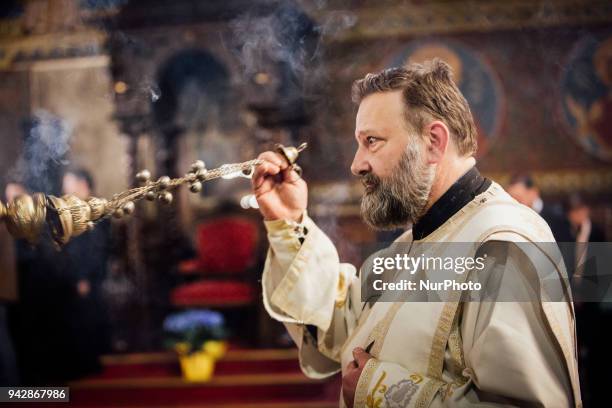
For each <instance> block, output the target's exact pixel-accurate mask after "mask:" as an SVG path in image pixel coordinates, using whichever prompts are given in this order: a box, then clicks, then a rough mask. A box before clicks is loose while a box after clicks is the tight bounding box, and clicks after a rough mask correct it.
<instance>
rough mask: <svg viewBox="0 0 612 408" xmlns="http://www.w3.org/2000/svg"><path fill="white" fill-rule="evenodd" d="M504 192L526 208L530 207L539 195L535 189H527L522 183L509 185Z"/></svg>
mask: <svg viewBox="0 0 612 408" xmlns="http://www.w3.org/2000/svg"><path fill="white" fill-rule="evenodd" d="M506 191H507V192H508V194H510V195H511V196H512V198H514V199H515V200H516V201H518V202H519V203H521V204H523V205H526V206H527V207H532V206H533V203H534V202H535V200H537V199H538V197H539V195H540V193H539V192H538V189H537V188H535V187H531V188H530V187H527V186H526V185H525V183H523V182H518V183H514V184H511V185H509V186H508V188H507V189H506Z"/></svg>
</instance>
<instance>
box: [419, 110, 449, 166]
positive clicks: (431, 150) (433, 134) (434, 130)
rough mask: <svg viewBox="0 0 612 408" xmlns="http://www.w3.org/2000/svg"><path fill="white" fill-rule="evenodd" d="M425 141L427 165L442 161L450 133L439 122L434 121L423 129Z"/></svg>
mask: <svg viewBox="0 0 612 408" xmlns="http://www.w3.org/2000/svg"><path fill="white" fill-rule="evenodd" d="M425 130H426V132H425V138H426V141H427V156H428V157H427V163H428V164H438V163H440V162H441V161H442V158H443V157H444V154H445V153H446V149H448V147H449V144H450V131H449V130H448V127H447V126H446V125H445V124H444V123H443V122H442V121H439V120H434V121H433V122H431V123H430V124H429V125H428V126H427V128H426V129H425Z"/></svg>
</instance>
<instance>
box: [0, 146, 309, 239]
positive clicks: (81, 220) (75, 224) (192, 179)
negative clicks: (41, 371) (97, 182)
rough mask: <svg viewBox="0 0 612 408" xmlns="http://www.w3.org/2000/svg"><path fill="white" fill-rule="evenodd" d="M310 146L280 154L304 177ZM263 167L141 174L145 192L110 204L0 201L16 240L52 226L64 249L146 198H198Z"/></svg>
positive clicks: (199, 164)
mask: <svg viewBox="0 0 612 408" xmlns="http://www.w3.org/2000/svg"><path fill="white" fill-rule="evenodd" d="M306 147H307V144H306V143H302V144H301V145H300V146H299V147H297V148H296V147H292V146H290V147H285V146H283V145H280V144H279V145H276V151H277V152H278V153H280V154H281V155H282V156H283V157H284V158H285V159H286V160H287V162H288V163H289V165H290V166H292V167H293V168H294V169H295V170H296V171H297V172H298V173H301V169H300V167H299V166H298V165H297V164H296V163H295V162H296V161H297V158H298V156H299V153H300V152H301V151H302V150H304V149H305V148H306ZM261 163H263V161H262V160H260V159H254V160H249V161H246V162H242V163H232V164H224V165H222V166H220V167H217V168H215V169H210V170H208V169H206V166H205V165H204V162H203V161H201V160H198V161H196V162H195V163H193V164H192V165H191V168H190V170H189V172H188V173H187V174H185V176H183V177H179V178H174V179H171V178H170V177H168V176H162V177H160V178H159V179H157V180H155V181H152V180H151V173H150V172H149V171H148V170H142V171H140V172H139V173H138V174H137V175H136V179H137V181H138V183H139V184H140V186H139V187H136V188H132V189H130V190H127V191H123V192H121V193H118V194H115V195H114V196H113V197H112V198H111V199H110V200H107V199H104V198H98V197H90V198H88V199H87V200H81V199H79V198H78V197H75V196H73V195H64V196H62V197H55V196H52V195H48V196H47V195H45V194H42V193H34V194H32V195H28V194H24V195H20V196H18V197H16V198H15V200H13V201H12V202H11V203H9V204H8V205H5V204H4V203H2V202H0V220H1V221H4V222H5V223H6V226H7V229H8V231H9V233H10V234H11V235H12V236H13V237H14V238H23V239H26V240H28V241H29V242H30V243H32V244H35V243H36V242H38V239H39V237H40V235H41V233H42V231H43V229H44V227H45V225H48V226H49V230H50V232H51V236H52V237H53V240H54V241H55V243H56V244H57V245H58V246H59V247H61V246H63V245H65V244H66V243H67V242H68V241H70V239H71V238H72V237H76V236H78V235H81V234H82V233H83V232H85V231H88V230H91V229H93V228H94V227H95V224H96V223H98V222H100V221H101V220H103V219H104V218H108V217H111V216H113V217H115V218H121V217H123V216H124V215H129V214H131V213H133V212H134V210H135V208H136V206H135V204H134V203H136V202H137V201H140V200H142V199H143V198H144V199H146V200H149V201H155V200H158V201H160V202H162V203H165V204H170V203H171V202H172V199H173V196H172V192H171V191H172V190H174V189H175V188H177V187H179V186H181V185H183V184H189V190H190V191H191V192H193V193H198V192H200V191H201V190H202V183H204V182H206V181H209V180H213V179H216V178H220V177H228V176H232V175H235V174H242V175H244V176H246V177H250V176H251V175H252V174H253V170H254V169H255V167H257V166H258V165H260V164H261Z"/></svg>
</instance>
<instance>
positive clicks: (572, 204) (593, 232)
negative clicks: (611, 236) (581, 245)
mask: <svg viewBox="0 0 612 408" xmlns="http://www.w3.org/2000/svg"><path fill="white" fill-rule="evenodd" d="M566 207H567V208H566V210H567V219H568V221H569V223H570V230H571V233H572V236H573V238H574V241H576V242H603V241H605V240H606V238H605V236H604V232H603V229H602V228H600V227H599V226H598V225H596V224H593V222H592V221H591V209H590V208H589V206H588V205H587V204H586V202H585V201H584V200H583V199H582V197H581V196H580V195H578V194H573V195H571V196H570V198H569V199H568V201H567V204H566Z"/></svg>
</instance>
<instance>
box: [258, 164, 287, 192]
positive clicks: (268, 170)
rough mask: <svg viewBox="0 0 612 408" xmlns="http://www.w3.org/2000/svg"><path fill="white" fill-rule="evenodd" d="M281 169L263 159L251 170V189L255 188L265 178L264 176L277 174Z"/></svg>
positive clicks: (259, 185)
mask: <svg viewBox="0 0 612 408" xmlns="http://www.w3.org/2000/svg"><path fill="white" fill-rule="evenodd" d="M280 171H281V168H280V167H279V166H278V165H276V164H274V163H271V162H269V161H264V162H263V163H261V164H260V165H259V166H257V167H255V171H253V177H252V178H251V184H252V185H253V189H255V190H257V189H258V188H259V187H261V185H262V184H263V182H264V181H265V179H266V176H274V175H277V174H278V173H279V172H280Z"/></svg>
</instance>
